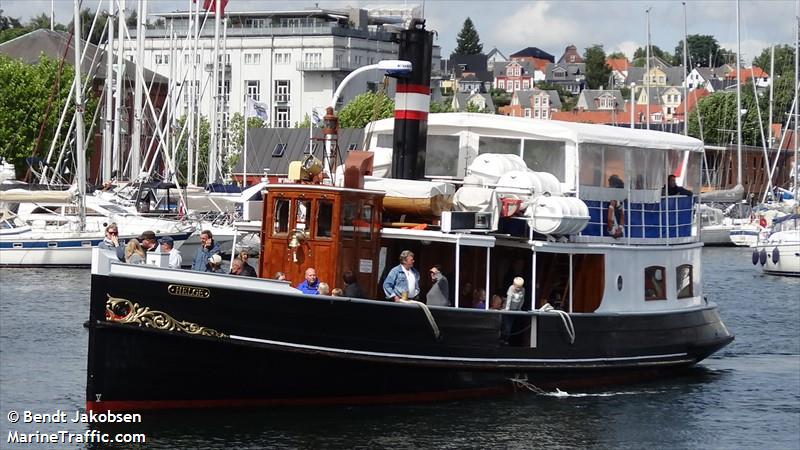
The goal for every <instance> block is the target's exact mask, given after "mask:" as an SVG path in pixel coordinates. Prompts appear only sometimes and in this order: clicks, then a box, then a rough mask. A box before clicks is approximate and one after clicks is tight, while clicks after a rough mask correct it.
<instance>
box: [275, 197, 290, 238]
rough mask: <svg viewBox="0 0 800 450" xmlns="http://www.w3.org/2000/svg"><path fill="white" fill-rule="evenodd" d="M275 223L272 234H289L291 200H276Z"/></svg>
mask: <svg viewBox="0 0 800 450" xmlns="http://www.w3.org/2000/svg"><path fill="white" fill-rule="evenodd" d="M272 211H273V212H272V214H273V220H274V223H273V225H272V234H273V235H276V234H286V233H288V232H289V200H287V199H284V198H279V199H277V200H275V205H274V208H273V210H272Z"/></svg>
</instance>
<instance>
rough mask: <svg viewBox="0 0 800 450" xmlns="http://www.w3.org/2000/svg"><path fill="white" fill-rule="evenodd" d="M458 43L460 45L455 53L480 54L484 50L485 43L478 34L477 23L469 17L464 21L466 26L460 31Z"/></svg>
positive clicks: (457, 38)
mask: <svg viewBox="0 0 800 450" xmlns="http://www.w3.org/2000/svg"><path fill="white" fill-rule="evenodd" d="M456 43H457V44H458V46H457V47H456V49H455V51H453V54H456V55H479V54H481V52H483V44H481V39H480V37H479V36H478V30H476V29H475V25H474V24H473V23H472V19H470V18H469V17H467V20H465V21H464V26H463V27H462V28H461V31H460V32H459V33H458V36H457V37H456Z"/></svg>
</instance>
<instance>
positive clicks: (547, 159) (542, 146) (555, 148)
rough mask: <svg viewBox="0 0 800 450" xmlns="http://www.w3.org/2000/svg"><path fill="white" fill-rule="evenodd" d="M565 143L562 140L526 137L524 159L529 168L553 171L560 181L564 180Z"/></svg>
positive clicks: (539, 170) (538, 170)
mask: <svg viewBox="0 0 800 450" xmlns="http://www.w3.org/2000/svg"><path fill="white" fill-rule="evenodd" d="M565 145H566V144H565V143H564V142H561V141H538V140H532V139H526V140H525V145H524V149H523V153H522V159H524V160H525V165H526V166H528V168H529V169H531V170H535V171H537V172H548V173H551V174H553V175H555V177H556V178H558V180H559V181H564V166H565V162H564V157H565V156H564V155H565Z"/></svg>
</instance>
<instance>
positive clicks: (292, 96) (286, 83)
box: [126, 5, 441, 128]
mask: <svg viewBox="0 0 800 450" xmlns="http://www.w3.org/2000/svg"><path fill="white" fill-rule="evenodd" d="M229 6H232V5H229ZM387 13H388V14H387ZM389 14H391V15H389ZM398 14H399V15H398ZM419 15H420V14H419V8H411V9H405V10H400V11H385V10H377V9H372V10H366V9H351V10H347V11H338V10H328V9H317V8H315V9H306V10H294V11H257V12H234V11H226V12H225V16H224V19H225V20H227V27H226V29H225V33H224V34H225V39H224V40H223V39H222V35H223V32H222V31H220V59H221V61H223V62H224V63H223V64H221V65H220V82H219V85H220V89H219V92H220V93H222V92H224V96H223V98H222V100H223V101H224V103H223V104H222V105H223V106H222V107H221V111H222V118H223V123H225V121H227V120H228V118H229V117H230V115H232V114H233V113H235V112H240V113H242V112H243V110H244V104H245V101H244V100H245V95H247V96H249V97H251V98H253V99H254V100H256V101H259V102H262V103H265V104H266V105H267V107H268V110H269V122H270V125H271V126H273V127H279V128H286V127H293V126H294V125H295V124H296V123H297V122H301V121H303V120H304V118H305V116H306V115H308V116H309V117H310V116H311V111H312V108H323V107H325V106H327V105H328V104H329V103H330V101H331V98H332V96H333V92H334V91H335V90H336V87H337V86H338V85H339V83H340V82H341V81H342V79H344V77H345V76H347V74H348V73H350V72H352V71H353V70H354V69H356V68H358V67H361V66H365V65H368V64H374V63H377V62H378V61H380V60H383V59H397V52H398V46H397V44H396V43H395V42H394V38H395V37H396V34H393V33H392V32H390V31H389V28H390V27H391V25H390V24H394V23H402V21H403V20H404V19H405V20H407V19H408V18H410V17H412V16H413V17H419ZM204 16H205V15H204V11H203V10H202V9H201V11H200V20H199V22H198V23H200V24H203V19H204ZM153 17H157V18H158V19H164V21H165V25H164V26H163V27H162V28H158V29H148V30H147V31H146V39H145V41H144V42H145V45H144V46H145V48H144V67H147V68H149V69H151V70H153V71H155V72H157V73H159V74H161V75H164V76H167V77H169V76H170V73H171V72H172V73H174V74H175V79H176V81H177V83H179V84H181V85H182V86H183V89H182V90H181V92H182V93H181V100H180V102H179V104H178V109H179V110H180V111H182V112H179V114H178V115H182V114H185V112H186V110H187V108H188V105H189V98H190V94H189V92H190V89H189V87H190V86H192V85H195V86H197V87H195V89H198V92H200V93H201V95H202V98H201V101H200V102H199V104H200V106H199V110H200V112H201V114H203V115H206V116H208V115H209V114H210V112H211V111H212V108H213V106H212V105H213V100H212V89H211V84H212V81H211V80H212V76H211V75H212V72H213V64H212V63H213V49H214V15H213V13H210V14H208V15H207V18H206V19H205V24H204V25H203V26H202V29H201V32H200V33H199V36H200V37H199V39H198V40H197V44H196V45H197V48H198V51H197V53H196V56H195V59H196V61H197V67H198V69H197V70H196V72H197V73H196V74H195V70H194V69H193V64H192V56H191V55H192V52H191V51H190V50H189V49H190V46H191V45H194V44H191V43H190V40H189V39H187V38H186V36H187V34H189V28H190V23H192V21H191V19H192V17H193V16H192V14H191V13H189V12H173V13H159V14H157V15H154V16H153ZM151 20H152V19H151ZM386 25H389V27H386ZM170 27H172V29H173V30H174V34H175V35H176V36H177V37H176V38H175V39H170V37H169V31H168V30H169V29H170ZM220 29H221V30H222V27H220ZM397 29H398V28H397V27H393V28H392V31H395V30H397ZM130 33H131V36H132V37H133V36H135V34H136V30H135V28H132V29H130ZM135 45H136V41H135V40H134V39H132V40H130V41H127V43H126V58H128V59H130V60H133V58H134V56H135V52H136V51H135V48H136V47H135ZM432 59H433V61H432V67H437V68H438V67H439V60H440V59H441V58H440V49H439V47H436V46H435V47H434V49H433V57H432ZM382 79H383V75H382V74H381V73H379V72H377V71H371V72H366V73H364V74H362V75H360V76H359V77H357V78H356V79H354V80H353V81H352V82H350V83H348V85H347V87H346V88H345V91H344V92H343V94H342V96H341V97H340V104H346V103H347V102H348V101H350V100H351V99H352V98H353V97H355V96H357V95H359V94H361V93H363V92H365V91H367V90H376V89H379V84H380V82H381V81H382ZM387 93H388V94H390V95H391V94H392V93H393V92H387Z"/></svg>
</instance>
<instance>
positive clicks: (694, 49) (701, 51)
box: [673, 34, 721, 67]
mask: <svg viewBox="0 0 800 450" xmlns="http://www.w3.org/2000/svg"><path fill="white" fill-rule="evenodd" d="M686 42H688V43H689V45H688V46H687V47H686V55H687V57H688V59H689V67H695V66H698V65H699V66H702V67H718V66H720V65H721V63H720V62H719V61H717V58H718V57H719V51H720V48H719V43H717V40H716V39H715V38H714V36H711V35H706V34H690V35H689V36H687V38H686ZM673 60H674V61H676V62H677V63H678V65H683V39H681V40H680V42H678V45H676V46H675V55H674V58H673Z"/></svg>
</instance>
